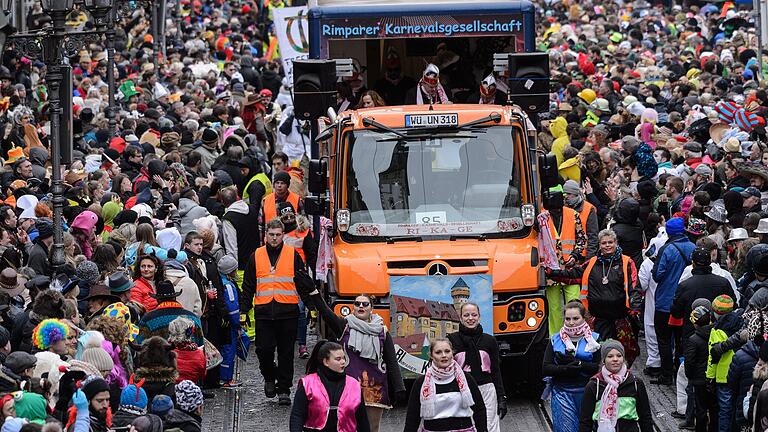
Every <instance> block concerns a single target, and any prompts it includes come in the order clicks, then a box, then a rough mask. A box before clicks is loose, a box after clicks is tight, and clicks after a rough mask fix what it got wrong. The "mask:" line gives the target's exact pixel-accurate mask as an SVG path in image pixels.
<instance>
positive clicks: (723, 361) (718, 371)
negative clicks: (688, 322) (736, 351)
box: [707, 328, 733, 384]
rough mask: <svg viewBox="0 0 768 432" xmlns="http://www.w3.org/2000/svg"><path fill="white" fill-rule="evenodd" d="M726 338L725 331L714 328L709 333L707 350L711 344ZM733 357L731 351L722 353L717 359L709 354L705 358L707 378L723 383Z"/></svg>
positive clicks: (725, 380) (726, 378) (726, 377)
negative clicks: (706, 358) (707, 357)
mask: <svg viewBox="0 0 768 432" xmlns="http://www.w3.org/2000/svg"><path fill="white" fill-rule="evenodd" d="M726 339H728V334H727V333H725V331H723V330H721V329H718V328H714V329H712V332H711V333H710V334H709V344H708V346H707V351H709V349H710V348H712V345H714V344H716V343H720V342H723V341H725V340H726ZM732 359H733V351H728V352H726V353H724V354H723V355H722V356H720V358H719V359H718V360H714V359H713V358H712V355H711V354H710V356H709V359H708V360H707V379H714V380H715V382H716V383H718V384H725V383H726V382H727V381H728V369H729V368H730V366H731V360H732Z"/></svg>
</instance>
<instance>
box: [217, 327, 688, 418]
mask: <svg viewBox="0 0 768 432" xmlns="http://www.w3.org/2000/svg"><path fill="white" fill-rule="evenodd" d="M314 340H315V336H314V335H311V334H310V335H309V344H310V349H311V346H312V345H313V344H314ZM640 346H641V347H642V348H643V352H642V355H641V357H640V358H638V360H637V361H636V362H635V364H634V365H633V367H632V371H633V372H634V373H635V374H636V375H637V376H638V377H640V378H641V379H643V380H644V381H645V382H646V383H647V382H648V379H647V377H644V376H643V375H642V369H643V367H644V366H645V350H644V347H645V343H644V341H643V340H642V339H641V341H640ZM305 365H306V361H305V360H300V359H298V358H297V359H296V361H295V363H294V382H296V381H298V379H299V378H300V377H301V376H302V375H303V374H304V368H305ZM506 372H513V371H509V370H508V371H506ZM237 373H238V375H239V378H240V380H242V381H243V386H242V387H241V388H240V389H237V390H233V389H226V390H225V389H219V390H216V391H215V392H214V393H215V397H214V399H208V400H206V406H205V413H204V418H203V430H205V431H210V432H232V431H249V432H261V431H264V432H267V431H269V432H283V431H287V430H288V423H289V416H290V412H291V407H286V406H279V405H278V404H277V398H274V399H267V398H266V396H265V395H264V381H263V379H262V377H261V374H260V373H259V370H258V360H257V359H256V355H255V354H253V352H251V355H250V356H249V357H248V361H247V362H239V364H238V368H237ZM510 387H512V388H508V389H507V392H508V393H510V395H512V396H511V397H510V400H509V403H508V408H509V411H508V414H507V416H506V417H505V418H504V419H503V420H502V424H501V430H502V431H505V432H506V431H511V432H514V431H547V430H551V429H550V425H549V424H548V421H547V419H548V417H550V416H549V413H548V411H549V404H548V403H546V404H545V405H544V407H545V409H546V413H543V412H542V410H541V409H540V408H539V407H540V405H539V404H538V403H536V402H534V401H533V400H532V399H531V398H528V397H525V396H521V395H520V394H521V393H524V392H525V391H526V388H515V387H514V386H510ZM647 387H648V393H649V398H650V400H651V407H652V411H653V412H652V414H653V417H654V422H655V424H656V430H658V431H676V430H678V428H677V421H676V420H675V419H674V418H672V417H671V416H670V415H669V413H670V412H671V411H673V410H674V401H675V397H674V388H673V387H671V386H657V385H653V384H648V386H647ZM405 412H406V408H405V407H404V406H398V407H395V408H394V409H392V410H389V411H386V412H385V413H384V416H383V418H382V424H381V429H380V431H381V432H400V431H402V430H403V424H404V423H405Z"/></svg>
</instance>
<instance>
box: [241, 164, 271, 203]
mask: <svg viewBox="0 0 768 432" xmlns="http://www.w3.org/2000/svg"><path fill="white" fill-rule="evenodd" d="M240 173H241V174H242V175H243V178H244V179H246V180H245V182H244V185H243V187H242V191H241V195H242V197H243V201H245V202H247V203H248V204H250V205H252V206H254V207H256V208H259V207H261V201H262V200H263V199H264V197H265V196H267V195H269V194H271V193H272V181H271V180H270V179H269V176H268V175H266V174H264V171H263V170H262V169H261V164H260V163H259V161H258V159H256V158H255V157H251V156H243V157H242V158H241V159H240Z"/></svg>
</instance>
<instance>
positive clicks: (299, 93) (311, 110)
mask: <svg viewBox="0 0 768 432" xmlns="http://www.w3.org/2000/svg"><path fill="white" fill-rule="evenodd" d="M335 102H336V62H334V61H333V60H296V61H294V62H293V106H294V113H295V115H296V119H297V120H317V119H318V118H320V117H322V116H324V115H325V112H326V111H327V110H328V107H330V106H333V105H335Z"/></svg>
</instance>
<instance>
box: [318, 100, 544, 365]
mask: <svg viewBox="0 0 768 432" xmlns="http://www.w3.org/2000/svg"><path fill="white" fill-rule="evenodd" d="M531 132H532V130H531V125H530V122H529V121H528V119H527V117H526V115H525V113H523V112H522V111H521V110H520V109H519V108H517V107H515V106H498V105H460V104H456V105H435V106H428V105H407V106H397V107H380V108H368V109H361V110H357V111H347V112H344V113H341V114H340V116H339V117H338V118H337V120H336V122H335V123H334V124H333V125H331V126H330V127H329V128H328V129H326V130H325V131H324V133H321V134H320V137H319V140H320V141H321V145H320V152H321V155H322V157H324V158H325V160H327V161H328V164H327V165H328V176H327V178H328V183H327V184H328V191H327V195H326V196H327V204H328V205H327V207H328V208H327V210H328V212H327V215H328V216H329V218H330V219H331V220H332V221H333V228H334V229H333V233H332V236H333V252H334V253H333V266H332V269H331V271H330V273H329V275H328V276H329V278H328V281H329V282H328V287H327V295H328V299H329V301H330V302H331V304H332V307H333V308H334V310H335V311H336V313H337V314H339V315H342V316H344V315H347V314H349V313H350V312H351V310H352V301H353V300H354V297H355V296H356V295H357V294H360V293H367V294H373V295H375V296H376V297H377V298H379V299H380V301H379V303H378V304H377V305H376V307H375V309H376V310H375V312H376V313H378V314H380V315H381V316H382V317H383V318H384V321H385V322H389V319H390V308H389V306H390V305H389V301H388V294H389V281H390V278H391V277H395V276H412V275H418V276H440V275H474V274H487V275H491V276H492V289H493V330H492V332H493V334H494V335H496V336H497V338H498V339H499V342H500V349H501V351H502V355H522V354H525V353H526V352H527V351H528V350H529V349H530V348H531V347H532V346H533V345H534V344H535V342H537V341H540V340H541V338H542V337H543V336H544V334H543V333H542V331H543V332H544V333H545V332H546V330H545V328H546V321H545V319H546V301H545V297H544V295H543V292H542V291H541V290H540V275H539V272H538V252H537V249H536V233H535V231H534V230H533V228H532V226H533V223H534V218H535V209H536V206H537V205H538V204H537V198H536V197H537V196H538V186H537V185H538V181H537V176H536V175H535V173H536V172H537V167H536V163H535V162H536V157H535V151H534V149H533V147H532V141H531V140H530V139H529V134H530V133H531ZM323 180H324V179H323ZM314 181H322V180H317V179H315V180H314Z"/></svg>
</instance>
